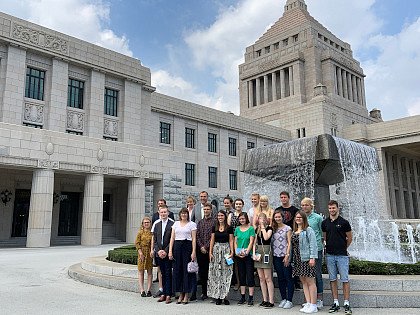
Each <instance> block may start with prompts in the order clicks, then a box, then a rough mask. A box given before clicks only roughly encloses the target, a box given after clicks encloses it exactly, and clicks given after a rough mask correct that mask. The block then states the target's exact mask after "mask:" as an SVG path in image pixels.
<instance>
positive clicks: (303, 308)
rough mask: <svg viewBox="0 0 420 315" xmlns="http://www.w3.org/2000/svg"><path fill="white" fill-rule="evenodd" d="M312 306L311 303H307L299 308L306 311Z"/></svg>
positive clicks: (303, 311)
mask: <svg viewBox="0 0 420 315" xmlns="http://www.w3.org/2000/svg"><path fill="white" fill-rule="evenodd" d="M310 307H311V304H310V303H305V304H304V306H303V307H302V308H301V309H300V310H299V312H302V313H306V310H307V309H309V308H310Z"/></svg>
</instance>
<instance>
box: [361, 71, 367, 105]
mask: <svg viewBox="0 0 420 315" xmlns="http://www.w3.org/2000/svg"><path fill="white" fill-rule="evenodd" d="M360 82H361V89H362V105H363V106H365V107H366V95H365V80H364V79H363V78H361V79H360Z"/></svg>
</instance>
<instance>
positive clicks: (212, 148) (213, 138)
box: [208, 132, 217, 153]
mask: <svg viewBox="0 0 420 315" xmlns="http://www.w3.org/2000/svg"><path fill="white" fill-rule="evenodd" d="M208 147H209V152H214V153H216V152H217V135H216V134H215V133H211V132H209V135H208Z"/></svg>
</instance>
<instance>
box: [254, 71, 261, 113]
mask: <svg viewBox="0 0 420 315" xmlns="http://www.w3.org/2000/svg"><path fill="white" fill-rule="evenodd" d="M255 92H256V93H257V106H258V105H261V80H260V78H257V79H256V89H255Z"/></svg>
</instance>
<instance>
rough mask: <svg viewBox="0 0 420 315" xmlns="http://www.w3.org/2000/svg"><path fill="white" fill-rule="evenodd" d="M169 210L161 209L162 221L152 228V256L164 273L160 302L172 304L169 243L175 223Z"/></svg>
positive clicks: (164, 207)
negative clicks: (169, 215) (169, 214)
mask: <svg viewBox="0 0 420 315" xmlns="http://www.w3.org/2000/svg"><path fill="white" fill-rule="evenodd" d="M168 212H169V211H168V208H167V207H166V206H165V205H164V206H162V207H160V209H159V216H160V219H159V220H157V221H156V222H155V223H154V224H153V227H152V233H153V236H152V250H151V252H150V256H151V257H152V258H153V257H155V259H156V262H157V265H158V266H159V268H160V272H161V273H162V288H163V294H162V295H161V296H160V298H159V300H158V302H163V301H165V302H166V304H169V303H171V296H172V261H171V260H169V257H168V252H169V243H170V241H171V233H172V225H173V224H174V221H173V220H172V219H171V218H169V217H168Z"/></svg>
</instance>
